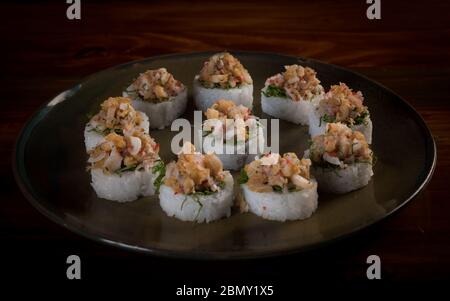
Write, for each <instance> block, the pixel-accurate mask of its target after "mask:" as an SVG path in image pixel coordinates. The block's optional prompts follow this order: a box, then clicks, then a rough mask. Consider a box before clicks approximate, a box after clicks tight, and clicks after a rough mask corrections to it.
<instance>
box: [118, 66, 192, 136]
mask: <svg viewBox="0 0 450 301" xmlns="http://www.w3.org/2000/svg"><path fill="white" fill-rule="evenodd" d="M123 95H124V96H127V97H130V98H131V99H132V100H133V106H134V107H135V108H136V110H139V111H142V112H144V113H146V114H147V116H148V117H149V118H150V128H152V129H162V128H165V127H166V126H169V125H170V124H171V123H172V121H174V120H175V119H176V118H178V117H180V116H181V115H182V114H183V113H184V111H185V109H186V104H187V100H188V98H187V88H186V87H185V86H184V85H183V84H182V83H181V82H180V81H178V80H176V79H175V78H174V77H173V75H172V74H170V73H169V72H167V70H166V68H159V69H155V70H147V71H146V72H144V73H142V74H140V75H139V77H138V78H137V79H136V80H135V81H134V82H133V83H132V84H131V85H130V86H129V87H128V88H127V89H126V90H125V91H124V92H123Z"/></svg>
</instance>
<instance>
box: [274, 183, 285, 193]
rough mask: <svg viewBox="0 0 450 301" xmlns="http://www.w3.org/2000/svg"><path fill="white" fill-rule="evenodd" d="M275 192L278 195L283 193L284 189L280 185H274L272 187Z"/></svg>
mask: <svg viewBox="0 0 450 301" xmlns="http://www.w3.org/2000/svg"><path fill="white" fill-rule="evenodd" d="M272 189H273V191H275V192H278V193H282V192H283V187H281V186H279V185H274V186H272Z"/></svg>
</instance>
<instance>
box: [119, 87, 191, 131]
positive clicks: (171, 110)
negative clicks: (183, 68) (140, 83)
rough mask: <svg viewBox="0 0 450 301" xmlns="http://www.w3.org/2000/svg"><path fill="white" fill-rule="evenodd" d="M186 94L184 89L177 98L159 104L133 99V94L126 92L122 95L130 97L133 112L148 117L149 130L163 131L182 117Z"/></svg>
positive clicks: (186, 98)
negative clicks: (137, 111)
mask: <svg viewBox="0 0 450 301" xmlns="http://www.w3.org/2000/svg"><path fill="white" fill-rule="evenodd" d="M187 93H188V92H187V88H186V89H184V90H183V91H181V92H180V93H179V94H178V95H177V96H175V97H172V98H170V99H169V100H167V101H163V102H159V103H152V102H149V101H144V100H141V99H139V98H136V97H134V96H135V95H134V94H129V93H127V92H126V91H124V92H123V93H122V94H123V96H124V97H130V98H131V99H132V105H133V107H134V108H135V110H139V111H142V112H144V113H145V114H147V115H148V117H149V119H150V128H151V129H163V128H165V127H167V126H169V125H171V124H172V121H174V120H175V119H177V118H178V117H180V116H181V115H183V113H184V111H185V110H186V105H187V101H188V97H187Z"/></svg>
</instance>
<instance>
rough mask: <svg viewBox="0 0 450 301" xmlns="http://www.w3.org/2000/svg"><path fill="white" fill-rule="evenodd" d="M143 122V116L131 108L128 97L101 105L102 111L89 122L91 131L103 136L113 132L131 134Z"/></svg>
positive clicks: (118, 98) (111, 98)
mask: <svg viewBox="0 0 450 301" xmlns="http://www.w3.org/2000/svg"><path fill="white" fill-rule="evenodd" d="M142 122H143V120H142V115H141V114H139V113H138V112H136V111H135V110H134V108H133V107H132V106H131V100H130V99H129V98H126V97H110V98H108V99H107V100H105V101H104V102H103V103H102V104H101V110H100V112H99V113H98V114H96V115H94V116H93V117H92V118H91V120H90V121H89V125H90V127H91V129H90V130H91V131H95V132H97V133H99V134H102V135H107V134H109V133H111V132H118V133H120V134H122V133H126V134H130V133H132V132H134V131H136V130H137V128H138V127H139V126H140V125H141V123H142Z"/></svg>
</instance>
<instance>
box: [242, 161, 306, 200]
mask: <svg viewBox="0 0 450 301" xmlns="http://www.w3.org/2000/svg"><path fill="white" fill-rule="evenodd" d="M310 166H311V160H309V159H299V158H298V157H297V155H296V154H295V153H285V154H284V155H283V156H280V155H279V154H276V153H269V154H265V155H264V156H263V157H261V158H259V159H256V160H254V161H253V162H251V163H250V164H247V165H246V166H245V167H244V172H245V174H246V177H247V182H246V183H247V185H248V188H249V189H250V190H252V191H255V192H273V191H275V192H288V191H297V190H302V189H306V188H310V187H312V185H313V184H312V182H311V181H310V180H311V176H310V173H309V167H310Z"/></svg>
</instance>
